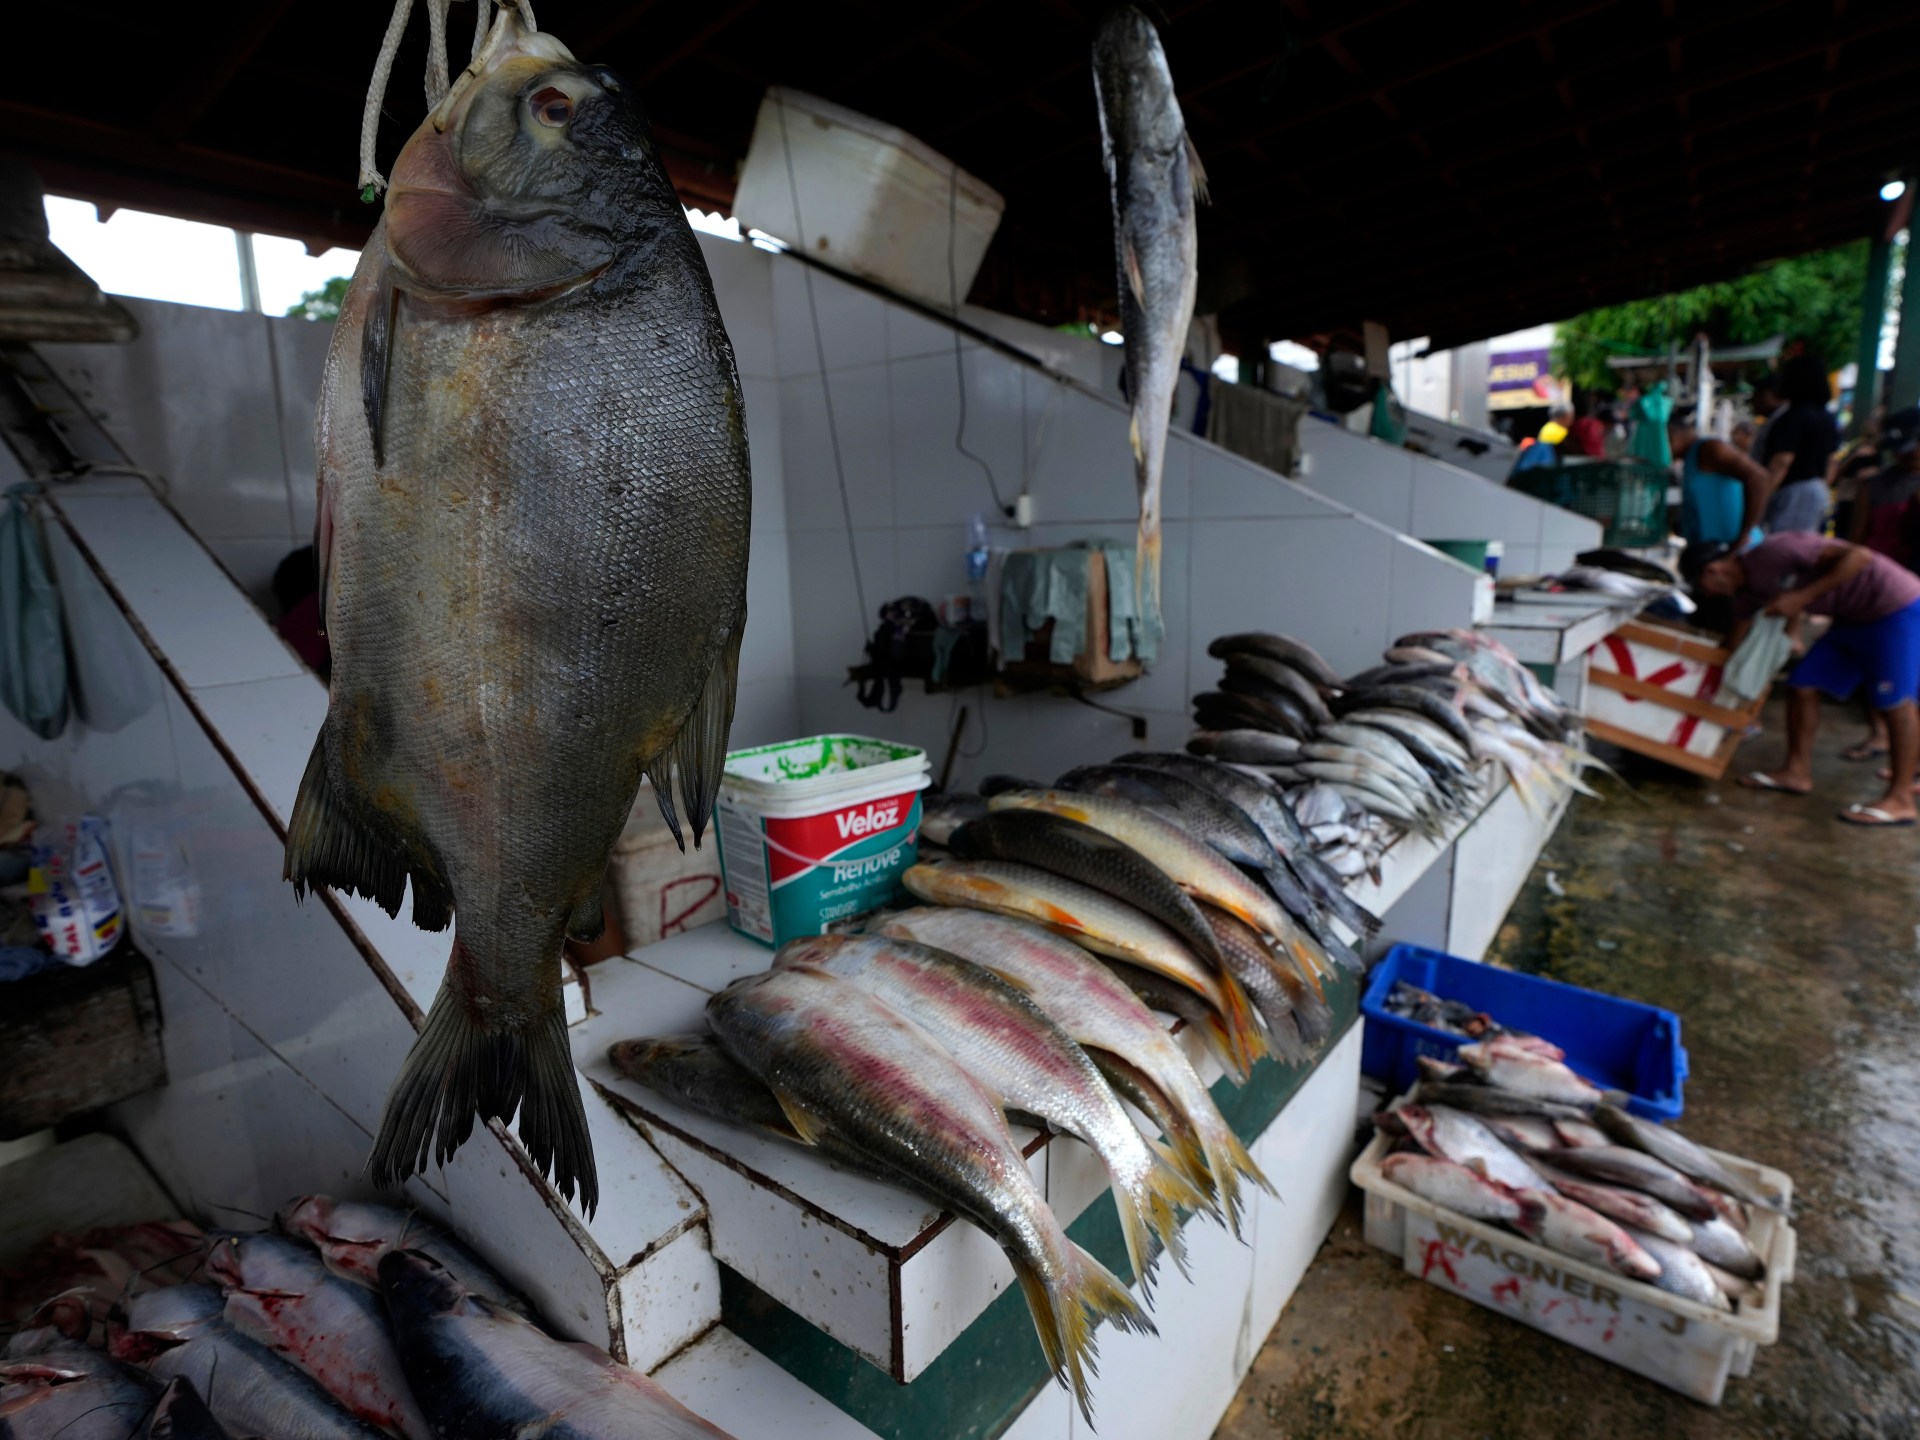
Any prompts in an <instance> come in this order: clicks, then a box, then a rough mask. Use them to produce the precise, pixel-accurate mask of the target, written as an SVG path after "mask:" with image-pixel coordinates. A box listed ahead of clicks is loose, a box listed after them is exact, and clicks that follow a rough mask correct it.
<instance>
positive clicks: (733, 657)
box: [647, 615, 746, 850]
mask: <svg viewBox="0 0 1920 1440" xmlns="http://www.w3.org/2000/svg"><path fill="white" fill-rule="evenodd" d="M745 630H746V617H745V616H744V615H743V616H741V617H740V623H739V624H737V625H735V626H734V627H733V629H732V631H731V632H730V633H729V634H728V636H727V638H726V640H725V642H724V643H723V644H722V645H721V647H720V658H719V659H718V660H716V661H715V662H714V665H713V669H712V670H711V671H709V672H708V674H707V683H706V686H705V687H704V688H703V689H702V690H701V692H700V699H699V702H698V703H697V704H695V705H694V707H693V712H692V713H691V714H690V715H688V716H687V719H686V723H685V724H684V725H682V726H681V727H680V733H679V734H678V735H676V736H674V737H673V742H672V743H671V744H670V745H668V746H667V748H666V749H665V750H663V751H661V753H660V754H658V755H656V756H655V757H654V758H653V759H652V760H651V761H649V762H648V764H647V774H648V777H649V778H650V779H651V780H652V781H653V794H654V799H656V800H657V801H659V802H660V815H661V818H662V819H664V820H665V821H666V822H667V828H668V829H669V830H671V831H672V832H673V838H674V840H675V841H677V842H678V843H679V846H680V848H681V849H682V850H685V849H686V848H687V842H686V840H685V838H684V837H683V836H682V835H681V833H680V815H679V809H678V807H677V806H676V805H675V803H674V788H675V784H674V782H675V780H676V779H677V780H678V782H679V803H680V805H684V806H685V807H686V811H687V824H688V825H689V826H690V827H691V828H692V830H693V848H694V849H696V850H698V849H699V848H700V840H701V837H703V836H704V835H705V834H706V830H707V821H708V819H709V818H710V817H711V816H712V814H713V802H714V800H715V799H716V798H718V796H719V794H720V777H721V774H722V772H724V770H725V769H726V764H727V733H728V732H729V731H730V730H731V729H732V728H733V705H734V698H735V696H736V695H737V693H738V691H739V688H740V637H741V635H742V633H743V632H744V631H745Z"/></svg>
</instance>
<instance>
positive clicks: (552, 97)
mask: <svg viewBox="0 0 1920 1440" xmlns="http://www.w3.org/2000/svg"><path fill="white" fill-rule="evenodd" d="M527 104H528V105H529V106H531V107H532V109H533V118H534V119H536V120H538V121H539V122H540V123H541V124H542V125H551V126H553V128H554V129H556V130H559V129H562V128H564V127H565V125H566V123H567V122H568V121H569V120H571V119H573V97H572V96H571V95H569V94H567V92H566V91H564V90H561V89H558V88H557V87H555V86H552V85H549V86H547V88H546V89H544V90H537V91H535V92H534V94H533V96H532V98H531V99H529V100H528V101H527Z"/></svg>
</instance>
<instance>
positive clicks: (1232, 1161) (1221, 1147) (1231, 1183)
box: [1203, 1110, 1279, 1240]
mask: <svg viewBox="0 0 1920 1440" xmlns="http://www.w3.org/2000/svg"><path fill="white" fill-rule="evenodd" d="M1203 1133H1204V1135H1205V1139H1206V1145H1207V1154H1208V1156H1209V1158H1210V1159H1211V1161H1212V1164H1213V1176H1214V1180H1215V1182H1216V1183H1217V1184H1218V1185H1219V1187H1220V1204H1221V1209H1222V1210H1224V1211H1225V1216H1226V1222H1227V1228H1228V1229H1229V1230H1231V1231H1232V1232H1233V1238H1234V1239H1236V1240H1238V1239H1241V1238H1243V1237H1242V1234H1241V1229H1240V1217H1241V1215H1242V1213H1243V1212H1244V1210H1245V1208H1246V1200H1245V1191H1244V1189H1243V1188H1242V1186H1241V1183H1240V1182H1241V1180H1242V1179H1243V1178H1244V1179H1247V1180H1251V1181H1252V1182H1253V1183H1254V1184H1256V1185H1258V1186H1259V1187H1260V1188H1261V1189H1262V1190H1265V1191H1266V1192H1267V1193H1268V1194H1269V1195H1277V1194H1278V1193H1279V1192H1278V1191H1276V1190H1275V1189H1274V1188H1273V1183H1272V1182H1271V1181H1269V1180H1268V1179H1267V1177H1266V1175H1265V1174H1263V1173H1262V1172H1261V1169H1260V1167H1259V1166H1258V1165H1257V1164H1255V1163H1254V1159H1253V1156H1252V1155H1251V1154H1249V1153H1248V1151H1247V1147H1246V1146H1245V1145H1243V1144H1241V1143H1240V1137H1239V1136H1238V1135H1236V1134H1234V1133H1233V1127H1232V1126H1231V1125H1229V1124H1227V1121H1226V1117H1225V1116H1223V1115H1221V1114H1220V1112H1219V1111H1218V1110H1215V1111H1214V1113H1213V1115H1212V1116H1211V1117H1210V1120H1209V1122H1208V1123H1207V1127H1206V1130H1205V1131H1204V1132H1203Z"/></svg>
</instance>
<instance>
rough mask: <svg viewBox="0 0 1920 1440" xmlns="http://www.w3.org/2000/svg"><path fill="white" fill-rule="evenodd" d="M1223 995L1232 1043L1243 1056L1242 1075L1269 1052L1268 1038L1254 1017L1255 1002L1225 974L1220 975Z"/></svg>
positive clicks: (1234, 980) (1223, 1018)
mask: <svg viewBox="0 0 1920 1440" xmlns="http://www.w3.org/2000/svg"><path fill="white" fill-rule="evenodd" d="M1220 995H1221V998H1222V999H1223V1000H1225V1001H1226V1008H1225V1009H1224V1010H1223V1011H1222V1012H1221V1017H1220V1018H1221V1019H1222V1020H1223V1021H1224V1022H1225V1023H1226V1027H1227V1039H1228V1043H1230V1044H1231V1045H1232V1046H1233V1048H1234V1054H1235V1055H1236V1056H1237V1057H1239V1060H1240V1069H1241V1071H1242V1073H1249V1072H1251V1071H1252V1069H1253V1062H1254V1061H1256V1060H1258V1059H1259V1058H1260V1057H1261V1056H1263V1055H1265V1054H1266V1053H1267V1040H1266V1036H1265V1035H1264V1034H1263V1033H1262V1032H1261V1029H1260V1021H1259V1020H1258V1018H1257V1017H1256V1016H1255V1015H1254V1010H1253V1001H1251V1000H1250V999H1248V998H1247V992H1246V988H1245V987H1244V986H1243V985H1241V983H1240V982H1239V981H1238V980H1236V979H1234V978H1233V976H1231V975H1227V974H1224V973H1223V974H1222V975H1221V976H1220Z"/></svg>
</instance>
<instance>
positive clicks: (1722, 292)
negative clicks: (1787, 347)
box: [1553, 240, 1867, 390]
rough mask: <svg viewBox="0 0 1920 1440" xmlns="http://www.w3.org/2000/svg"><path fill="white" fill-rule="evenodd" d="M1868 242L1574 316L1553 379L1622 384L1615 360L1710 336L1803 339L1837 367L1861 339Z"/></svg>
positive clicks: (1749, 340)
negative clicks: (1611, 363)
mask: <svg viewBox="0 0 1920 1440" xmlns="http://www.w3.org/2000/svg"><path fill="white" fill-rule="evenodd" d="M1866 274H1867V242H1866V241H1864V240H1856V241H1855V242H1853V243H1852V244H1851V245H1842V246H1840V247H1838V248H1837V249H1833V250H1822V251H1818V252H1816V253H1815V254H1812V255H1798V256H1795V257H1793V258H1792V259H1789V260H1776V261H1774V262H1773V263H1772V264H1771V265H1767V266H1765V267H1763V268H1762V269H1759V270H1756V271H1754V272H1753V273H1752V274H1749V275H1742V276H1740V277H1739V278H1738V279H1734V280H1722V281H1719V282H1717V283H1715V284H1712V285H1697V286H1695V287H1694V288H1693V289H1691V290H1682V291H1679V292H1678V293H1676V294H1673V295H1660V296H1656V297H1654V298H1653V299H1650V300H1630V301H1628V302H1627V303H1626V304H1624V305H1607V306H1603V307H1602V308H1601V309H1598V310H1589V311H1587V313H1586V314H1584V315H1576V316H1574V317H1573V318H1572V319H1571V320H1568V321H1567V322H1566V323H1565V324H1563V325H1561V326H1560V328H1559V330H1558V332H1557V333H1556V335H1555V336H1554V343H1553V362H1554V365H1553V368H1554V373H1556V374H1558V375H1564V376H1566V377H1567V378H1569V379H1570V380H1572V382H1573V383H1574V385H1576V386H1578V387H1580V388H1582V389H1595V390H1612V389H1614V388H1616V386H1617V385H1618V383H1619V382H1618V381H1617V379H1616V378H1615V376H1614V372H1613V371H1612V370H1610V369H1609V368H1608V367H1607V358H1608V357H1609V356H1611V355H1664V354H1665V353H1666V352H1667V347H1668V345H1669V344H1670V343H1678V344H1679V345H1680V346H1682V347H1683V348H1684V347H1685V346H1686V345H1688V344H1690V343H1691V342H1692V340H1693V337H1694V336H1695V335H1697V334H1699V333H1700V332H1701V331H1703V330H1704V331H1705V332H1706V334H1707V338H1708V339H1709V340H1711V341H1712V342H1713V343H1714V344H1716V345H1751V344H1755V343H1757V342H1759V341H1762V340H1767V339H1771V338H1772V337H1773V336H1775V335H1783V336H1787V337H1789V338H1792V337H1795V336H1804V337H1805V339H1806V340H1807V342H1808V344H1809V345H1810V346H1811V347H1812V349H1813V352H1814V353H1815V354H1816V355H1818V356H1819V357H1820V360H1821V363H1822V364H1824V365H1826V366H1827V367H1828V368H1829V369H1838V368H1839V367H1840V366H1841V365H1843V364H1845V363H1846V362H1847V361H1849V360H1851V359H1852V358H1853V352H1854V347H1855V346H1856V345H1857V344H1858V343H1859V338H1860V291H1861V289H1862V288H1863V287H1864V285H1865V283H1866Z"/></svg>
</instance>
